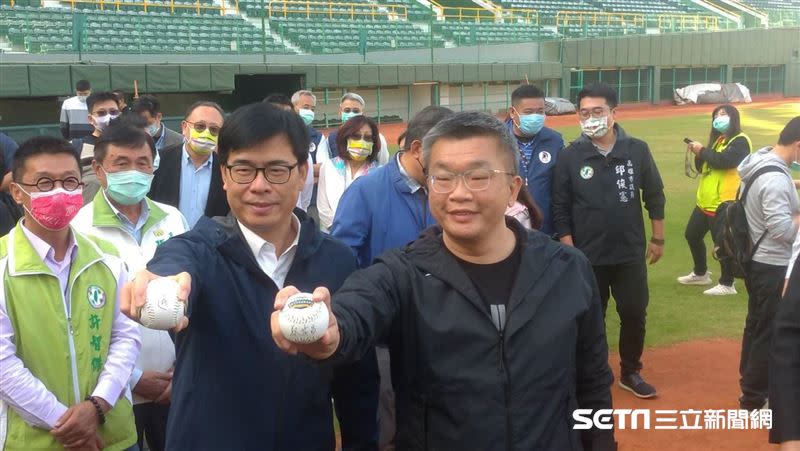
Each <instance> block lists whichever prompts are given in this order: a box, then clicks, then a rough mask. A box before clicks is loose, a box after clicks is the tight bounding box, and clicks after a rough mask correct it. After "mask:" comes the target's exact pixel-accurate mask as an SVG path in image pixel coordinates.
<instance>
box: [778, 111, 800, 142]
mask: <svg viewBox="0 0 800 451" xmlns="http://www.w3.org/2000/svg"><path fill="white" fill-rule="evenodd" d="M797 141H800V116H795V117H794V118H793V119H792V120H791V121H789V123H788V124H786V127H783V130H781V135H780V137H779V138H778V144H779V145H781V146H788V145H789V144H794V143H796V142H797Z"/></svg>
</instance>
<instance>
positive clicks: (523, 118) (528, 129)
mask: <svg viewBox="0 0 800 451" xmlns="http://www.w3.org/2000/svg"><path fill="white" fill-rule="evenodd" d="M544 117H545V116H544V114H520V115H519V129H520V131H521V132H522V133H523V134H524V135H525V136H533V135H535V134H537V133H539V132H540V131H541V130H542V127H544Z"/></svg>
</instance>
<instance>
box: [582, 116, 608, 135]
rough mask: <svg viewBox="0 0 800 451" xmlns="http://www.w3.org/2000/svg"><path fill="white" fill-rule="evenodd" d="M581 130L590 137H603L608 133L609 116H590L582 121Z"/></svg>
mask: <svg viewBox="0 0 800 451" xmlns="http://www.w3.org/2000/svg"><path fill="white" fill-rule="evenodd" d="M581 131H582V132H583V134H584V135H586V136H588V137H589V138H602V137H603V136H606V134H607V133H608V116H603V117H590V118H589V119H586V120H584V121H581Z"/></svg>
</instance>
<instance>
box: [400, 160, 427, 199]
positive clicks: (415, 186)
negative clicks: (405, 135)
mask: <svg viewBox="0 0 800 451" xmlns="http://www.w3.org/2000/svg"><path fill="white" fill-rule="evenodd" d="M402 154H403V152H397V156H396V157H395V158H397V167H398V168H400V174H402V175H403V177H405V179H406V184H407V185H408V188H409V189H410V190H411V192H412V193H416V192H417V191H419V190H420V189H422V185H420V184H419V182H417V181H416V180H414V178H413V177H411V176H410V175H408V172H407V171H406V168H404V167H403V163H402V162H401V161H400V155H402Z"/></svg>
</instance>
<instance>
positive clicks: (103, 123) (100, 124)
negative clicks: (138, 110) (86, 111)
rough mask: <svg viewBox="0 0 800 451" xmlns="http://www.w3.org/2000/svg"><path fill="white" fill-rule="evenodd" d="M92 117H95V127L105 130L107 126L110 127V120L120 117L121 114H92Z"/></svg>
mask: <svg viewBox="0 0 800 451" xmlns="http://www.w3.org/2000/svg"><path fill="white" fill-rule="evenodd" d="M92 117H94V127H95V128H96V129H98V130H100V131H101V132H102V131H103V130H105V129H106V127H108V123H109V122H111V121H112V120H113V119H116V118H118V117H119V114H118V115H116V116H112V115H110V114H106V115H105V116H101V117H97V116H92Z"/></svg>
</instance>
